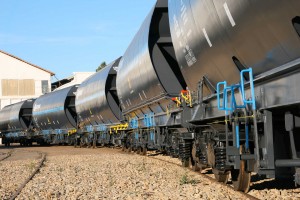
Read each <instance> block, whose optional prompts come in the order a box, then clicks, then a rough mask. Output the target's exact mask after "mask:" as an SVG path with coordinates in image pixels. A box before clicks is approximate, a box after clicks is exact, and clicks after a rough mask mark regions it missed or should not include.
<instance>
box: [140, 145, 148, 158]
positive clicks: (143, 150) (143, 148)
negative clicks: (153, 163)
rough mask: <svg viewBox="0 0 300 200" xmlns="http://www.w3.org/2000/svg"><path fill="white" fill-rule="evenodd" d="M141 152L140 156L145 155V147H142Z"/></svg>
mask: <svg viewBox="0 0 300 200" xmlns="http://www.w3.org/2000/svg"><path fill="white" fill-rule="evenodd" d="M141 150H142V152H141V154H142V155H143V156H145V155H147V147H142V149H141Z"/></svg>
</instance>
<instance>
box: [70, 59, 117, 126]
mask: <svg viewBox="0 0 300 200" xmlns="http://www.w3.org/2000/svg"><path fill="white" fill-rule="evenodd" d="M120 59H121V58H118V59H117V60H115V61H114V62H112V63H111V64H109V65H108V66H106V67H105V68H103V69H101V70H100V71H99V72H97V73H96V74H94V75H92V76H91V77H89V78H88V79H86V80H85V81H84V82H83V83H82V84H81V85H80V86H79V87H78V90H77V95H76V100H75V104H76V111H77V114H78V120H79V121H78V122H79V124H80V126H84V125H97V124H107V123H118V122H119V121H120V119H121V118H122V111H121V110H120V107H119V100H118V96H117V91H116V77H117V71H118V65H119V62H120Z"/></svg>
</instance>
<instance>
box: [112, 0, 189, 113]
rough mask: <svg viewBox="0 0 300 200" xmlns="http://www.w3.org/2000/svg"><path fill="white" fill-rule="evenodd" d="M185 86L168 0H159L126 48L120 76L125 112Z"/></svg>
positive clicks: (119, 91) (119, 81) (175, 92)
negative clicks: (175, 45)
mask: <svg viewBox="0 0 300 200" xmlns="http://www.w3.org/2000/svg"><path fill="white" fill-rule="evenodd" d="M182 88H185V82H184V80H183V77H182V75H181V73H180V69H179V66H178V64H177V61H176V58H175V52H174V49H173V46H172V42H171V37H170V29H169V23H168V9H167V0H159V1H158V2H157V3H156V5H155V7H154V8H153V9H152V10H151V12H150V13H149V14H148V16H147V18H146V19H145V21H144V22H143V24H142V26H141V28H140V29H139V31H138V33H137V34H136V35H135V37H134V39H133V41H132V42H131V44H130V46H129V47H128V49H127V50H126V52H125V54H124V56H123V58H122V60H121V62H120V65H119V73H118V77H117V90H118V95H119V99H120V102H121V105H122V108H123V111H125V112H127V111H129V110H132V109H135V108H137V107H139V106H141V105H145V104H147V103H149V102H152V101H154V100H157V99H159V98H161V97H163V96H166V95H169V96H172V95H177V94H179V93H180V90H181V89H182Z"/></svg>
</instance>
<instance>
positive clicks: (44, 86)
mask: <svg viewBox="0 0 300 200" xmlns="http://www.w3.org/2000/svg"><path fill="white" fill-rule="evenodd" d="M48 92H49V87H48V81H47V80H42V93H43V94H46V93H48Z"/></svg>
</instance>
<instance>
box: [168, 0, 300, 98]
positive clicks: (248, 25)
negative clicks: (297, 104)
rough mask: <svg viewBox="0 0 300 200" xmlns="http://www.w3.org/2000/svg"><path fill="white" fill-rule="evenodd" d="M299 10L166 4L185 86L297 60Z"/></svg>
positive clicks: (292, 5)
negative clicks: (250, 69)
mask: <svg viewBox="0 0 300 200" xmlns="http://www.w3.org/2000/svg"><path fill="white" fill-rule="evenodd" d="M299 8H300V1H297V0H291V1H281V0H274V1H259V0H253V1H252V0H251V1H249V0H239V1H236V0H181V1H178V0H169V15H170V18H169V20H170V27H171V35H172V41H173V44H174V48H175V53H176V57H177V60H178V62H179V65H180V67H181V70H182V73H183V76H184V78H185V80H186V82H187V85H188V87H189V88H190V89H192V90H196V87H197V83H198V81H199V80H200V79H201V78H202V77H203V76H206V77H207V79H208V80H209V81H210V82H211V83H212V84H213V85H216V83H217V82H219V81H223V80H227V81H228V82H229V83H236V82H238V80H239V72H240V71H241V70H242V69H244V68H248V67H252V68H253V70H254V74H255V75H258V74H260V73H262V72H265V71H267V70H270V69H273V68H275V67H279V66H281V65H283V64H285V63H287V62H289V61H293V60H295V59H296V58H299V57H300V40H299V23H300V21H299ZM297 27H298V33H297ZM245 78H246V79H247V77H245ZM207 92H208V91H206V94H208V93H207Z"/></svg>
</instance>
